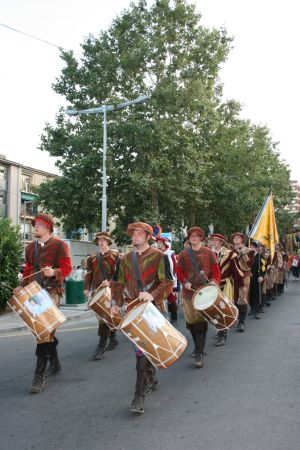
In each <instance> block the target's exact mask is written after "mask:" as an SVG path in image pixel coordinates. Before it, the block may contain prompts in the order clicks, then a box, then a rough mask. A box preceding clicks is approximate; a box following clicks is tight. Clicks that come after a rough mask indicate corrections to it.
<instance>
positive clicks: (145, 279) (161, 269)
mask: <svg viewBox="0 0 300 450" xmlns="http://www.w3.org/2000/svg"><path fill="white" fill-rule="evenodd" d="M152 233H153V229H152V227H151V226H150V225H148V224H147V223H144V222H136V223H132V224H130V225H128V228H127V234H128V236H130V237H131V239H132V245H133V250H132V251H130V252H128V253H126V254H125V255H124V257H123V258H122V260H121V263H120V265H119V267H118V268H117V270H116V272H115V275H114V277H113V280H114V281H113V283H112V286H111V288H112V298H113V300H115V301H116V303H117V305H116V306H113V307H112V312H114V310H115V312H116V313H117V312H118V310H119V308H120V307H121V306H122V305H123V302H124V294H125V295H126V302H125V303H128V302H130V301H132V300H134V299H137V298H139V299H140V300H142V301H149V302H152V303H153V304H154V305H155V306H156V307H157V308H158V309H159V310H160V311H161V312H162V313H165V312H166V311H165V307H164V299H165V298H166V297H167V296H168V295H169V293H170V292H171V291H172V288H173V277H172V274H171V272H170V266H169V261H168V257H167V256H166V255H164V254H163V253H162V252H161V251H160V250H158V249H156V248H153V247H151V246H150V244H149V241H150V240H151V237H152ZM123 308H124V307H123ZM135 352H136V373H137V377H136V386H135V395H134V399H133V400H132V403H131V408H130V411H132V412H134V413H138V414H142V413H143V412H144V399H145V393H147V392H151V391H152V390H154V389H155V387H156V386H157V385H158V381H157V380H156V378H155V368H154V367H153V365H152V364H151V363H150V361H148V359H147V358H146V356H145V355H144V354H143V353H142V352H141V351H140V350H138V349H136V350H135Z"/></svg>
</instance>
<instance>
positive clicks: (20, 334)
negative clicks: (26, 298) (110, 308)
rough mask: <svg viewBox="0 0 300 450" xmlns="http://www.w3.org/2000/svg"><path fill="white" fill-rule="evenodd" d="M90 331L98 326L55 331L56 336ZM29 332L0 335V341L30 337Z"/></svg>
mask: <svg viewBox="0 0 300 450" xmlns="http://www.w3.org/2000/svg"><path fill="white" fill-rule="evenodd" d="M92 329H98V326H90V327H78V328H69V329H67V330H57V332H56V333H57V334H59V333H69V332H70V331H84V330H92ZM30 335H31V333H30V331H26V332H25V333H22V332H19V333H18V334H10V333H5V334H0V339H5V338H10V337H18V336H20V337H21V336H30Z"/></svg>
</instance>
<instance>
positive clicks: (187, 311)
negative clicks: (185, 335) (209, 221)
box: [177, 227, 220, 368]
mask: <svg viewBox="0 0 300 450" xmlns="http://www.w3.org/2000/svg"><path fill="white" fill-rule="evenodd" d="M188 239H189V242H190V244H191V247H190V248H186V249H184V250H183V251H182V252H181V253H180V254H179V256H178V260H177V277H178V279H179V281H180V282H181V283H182V287H183V292H182V306H183V312H184V316H185V321H186V327H187V329H188V330H190V332H191V335H192V338H193V341H194V344H195V350H194V352H193V356H194V357H195V367H196V368H201V367H203V355H204V347H205V340H206V333H207V322H206V320H205V319H204V318H203V317H202V316H201V315H200V314H199V313H198V312H197V311H196V310H195V308H194V307H193V304H192V297H193V295H194V292H195V290H197V289H198V288H200V287H202V286H204V285H205V284H206V283H207V282H210V281H213V282H214V283H216V284H219V283H220V269H219V266H218V262H217V259H216V256H215V254H214V253H213V251H212V250H211V249H209V248H208V247H205V246H204V245H202V241H203V240H204V231H203V230H202V228H200V227H192V228H190V229H189V230H188Z"/></svg>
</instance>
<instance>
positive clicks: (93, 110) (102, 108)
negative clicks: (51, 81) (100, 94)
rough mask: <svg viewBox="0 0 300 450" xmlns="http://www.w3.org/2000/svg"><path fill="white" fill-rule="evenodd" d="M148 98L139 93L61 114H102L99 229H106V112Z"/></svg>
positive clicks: (144, 100) (141, 101)
mask: <svg viewBox="0 0 300 450" xmlns="http://www.w3.org/2000/svg"><path fill="white" fill-rule="evenodd" d="M148 100H150V98H149V97H147V96H146V95H140V96H139V97H137V98H136V99H134V100H130V101H128V102H124V103H119V104H117V105H102V106H98V107H96V108H89V109H82V110H76V109H67V110H66V111H64V113H63V114H68V115H69V116H77V115H81V114H99V113H102V114H103V166H102V224H101V230H102V231H106V222H107V195H106V182H107V176H106V149H107V112H108V111H115V110H117V109H123V108H127V106H131V105H135V104H137V103H144V102H146V101H148Z"/></svg>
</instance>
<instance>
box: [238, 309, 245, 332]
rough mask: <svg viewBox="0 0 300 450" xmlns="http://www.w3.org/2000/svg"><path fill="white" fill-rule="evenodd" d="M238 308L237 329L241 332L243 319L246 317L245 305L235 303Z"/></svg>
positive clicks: (243, 323)
mask: <svg viewBox="0 0 300 450" xmlns="http://www.w3.org/2000/svg"><path fill="white" fill-rule="evenodd" d="M237 308H238V310H239V322H238V326H237V330H238V331H240V332H243V331H244V330H245V321H246V317H247V305H237Z"/></svg>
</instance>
